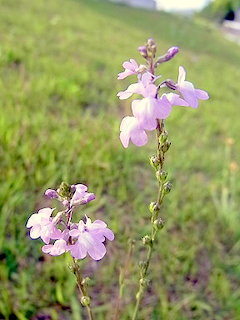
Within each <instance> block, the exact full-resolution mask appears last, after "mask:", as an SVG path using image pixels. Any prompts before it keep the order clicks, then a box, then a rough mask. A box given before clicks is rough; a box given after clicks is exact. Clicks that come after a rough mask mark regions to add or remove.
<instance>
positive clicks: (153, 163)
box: [149, 156, 159, 169]
mask: <svg viewBox="0 0 240 320" xmlns="http://www.w3.org/2000/svg"><path fill="white" fill-rule="evenodd" d="M149 162H150V165H151V166H152V167H153V168H155V169H157V167H158V166H159V159H158V157H157V156H152V157H150V158H149Z"/></svg>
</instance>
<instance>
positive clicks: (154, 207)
mask: <svg viewBox="0 0 240 320" xmlns="http://www.w3.org/2000/svg"><path fill="white" fill-rule="evenodd" d="M149 211H150V212H151V213H155V212H158V211H159V208H158V205H157V203H156V202H151V203H150V205H149Z"/></svg>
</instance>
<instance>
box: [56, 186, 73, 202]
mask: <svg viewBox="0 0 240 320" xmlns="http://www.w3.org/2000/svg"><path fill="white" fill-rule="evenodd" d="M57 192H58V194H59V195H60V197H62V198H65V199H71V197H72V192H71V186H70V185H69V184H68V183H66V182H62V183H61V184H60V187H59V188H58V190H57Z"/></svg>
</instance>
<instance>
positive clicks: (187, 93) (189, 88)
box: [176, 66, 209, 108]
mask: <svg viewBox="0 0 240 320" xmlns="http://www.w3.org/2000/svg"><path fill="white" fill-rule="evenodd" d="M185 79H186V71H185V69H184V68H183V67H182V66H180V67H179V75H178V82H177V85H176V89H177V90H178V91H179V92H180V93H181V94H182V96H183V98H184V100H186V102H187V103H188V104H189V106H191V107H192V108H197V107H198V99H200V100H207V99H209V96H208V93H207V92H206V91H204V90H200V89H195V88H194V85H193V84H192V83H191V82H189V81H186V80H185Z"/></svg>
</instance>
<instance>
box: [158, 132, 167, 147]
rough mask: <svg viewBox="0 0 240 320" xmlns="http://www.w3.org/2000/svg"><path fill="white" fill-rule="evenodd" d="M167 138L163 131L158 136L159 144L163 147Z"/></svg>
mask: <svg viewBox="0 0 240 320" xmlns="http://www.w3.org/2000/svg"><path fill="white" fill-rule="evenodd" d="M167 138H168V132H167V131H166V130H164V131H163V132H162V133H161V134H160V136H159V143H160V144H161V145H163V144H164V143H165V142H166V141H167Z"/></svg>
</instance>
